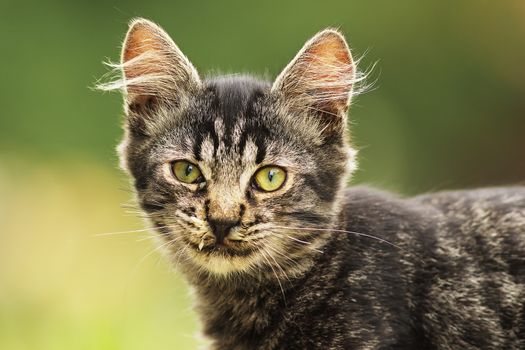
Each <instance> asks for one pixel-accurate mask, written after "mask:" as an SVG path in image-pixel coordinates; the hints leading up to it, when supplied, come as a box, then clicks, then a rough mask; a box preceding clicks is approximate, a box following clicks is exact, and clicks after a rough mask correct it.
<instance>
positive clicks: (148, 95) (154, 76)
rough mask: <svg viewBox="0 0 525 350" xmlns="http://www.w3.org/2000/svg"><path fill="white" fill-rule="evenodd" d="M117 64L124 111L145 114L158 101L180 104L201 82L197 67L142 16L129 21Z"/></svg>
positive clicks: (161, 30) (167, 37) (159, 28)
mask: <svg viewBox="0 0 525 350" xmlns="http://www.w3.org/2000/svg"><path fill="white" fill-rule="evenodd" d="M120 67H121V69H122V73H123V81H122V85H123V88H124V93H125V100H126V112H127V113H128V114H129V113H132V114H133V113H134V114H148V113H150V112H151V110H152V109H154V108H155V107H156V105H157V104H159V103H169V104H170V105H174V106H177V105H180V104H181V103H182V101H183V100H184V98H185V97H186V96H187V94H188V93H189V92H191V91H192V90H194V89H196V88H198V87H199V86H200V84H201V82H200V78H199V75H198V73H197V70H196V69H195V68H194V67H193V65H192V64H191V62H190V61H189V60H188V58H186V56H184V54H183V53H182V52H181V51H180V49H179V48H178V47H177V45H176V44H175V43H174V42H173V40H172V39H171V38H170V36H169V35H168V34H167V33H166V32H165V31H164V30H163V29H162V28H161V27H159V26H158V25H156V24H155V23H153V22H151V21H148V20H146V19H134V20H132V21H131V22H130V25H129V30H128V32H127V34H126V38H125V40H124V44H123V46H122V54H121V62H120Z"/></svg>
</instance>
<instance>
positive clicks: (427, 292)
mask: <svg viewBox="0 0 525 350" xmlns="http://www.w3.org/2000/svg"><path fill="white" fill-rule="evenodd" d="M122 52H123V53H122V60H121V62H120V64H118V65H115V67H116V69H118V70H121V72H122V73H123V75H122V77H121V78H119V79H118V80H116V81H113V82H110V83H108V84H103V85H102V86H101V87H102V88H103V89H106V90H112V89H120V90H122V91H123V93H124V96H125V112H126V119H125V136H124V139H123V141H122V143H121V145H120V146H119V153H120V156H121V161H122V166H123V168H124V169H125V170H127V171H128V172H129V173H130V175H131V177H132V179H133V181H134V187H135V190H136V194H137V200H138V202H139V204H140V205H141V207H142V209H143V211H144V212H145V213H146V214H147V215H148V218H149V219H150V220H151V222H152V223H153V224H154V225H155V227H156V228H157V230H158V232H159V237H160V238H161V240H162V244H163V246H164V247H165V248H166V251H167V252H168V255H169V257H170V258H171V259H172V260H173V263H174V264H176V265H177V267H178V268H179V269H180V271H182V273H183V274H184V275H185V276H186V278H187V279H188V281H189V282H190V283H191V285H192V286H193V288H194V290H195V299H196V309H197V310H198V312H199V315H200V317H201V319H202V324H203V333H204V334H205V335H206V336H207V337H208V339H209V340H210V341H211V348H213V349H238V350H243V349H414V350H416V349H423V350H424V349H443V350H445V349H524V348H525V303H524V300H525V189H524V188H521V187H519V188H509V189H486V190H479V191H466V192H445V193H438V194H431V195H426V196H421V197H415V198H409V199H401V198H396V197H394V196H392V195H389V194H386V193H382V192H378V191H374V190H371V189H367V188H351V189H345V183H346V181H347V180H348V178H349V176H350V175H351V173H352V171H353V170H354V169H355V167H356V160H355V156H356V152H355V150H354V149H353V148H352V147H351V145H350V144H349V140H348V137H347V134H346V130H345V129H346V124H347V123H346V112H347V109H348V107H349V104H350V100H351V96H352V92H353V91H354V88H355V84H356V83H357V82H358V81H359V80H360V77H359V75H358V74H357V73H356V72H357V71H356V67H355V63H354V62H353V61H352V56H351V54H350V51H349V49H348V46H347V44H346V42H345V40H344V38H343V36H342V35H341V34H340V33H339V32H338V31H336V30H332V29H328V30H325V31H323V32H321V33H319V34H317V35H316V36H314V38H312V39H311V40H310V41H309V42H307V43H306V45H305V46H304V47H303V49H302V50H301V51H300V52H299V54H298V55H297V56H296V57H295V58H294V59H293V60H292V62H291V63H290V64H289V65H288V66H287V67H286V68H285V69H284V70H283V72H282V73H281V74H280V75H279V76H278V77H277V79H276V81H275V82H274V83H273V84H270V83H269V82H265V81H261V80H258V79H255V78H253V77H250V76H242V75H236V76H226V77H217V78H212V79H206V80H201V78H200V77H199V75H198V74H197V71H196V70H195V68H194V67H193V66H192V65H191V63H190V62H189V60H188V59H187V58H186V57H185V56H184V55H183V54H182V52H181V51H180V50H179V48H178V47H177V46H176V45H175V43H173V41H172V40H171V39H170V38H169V36H168V35H167V34H166V33H165V32H164V31H163V30H162V29H160V27H158V26H157V25H155V24H153V23H151V22H149V21H147V20H135V21H132V23H131V27H130V30H129V32H128V35H127V37H126V40H125V44H124V47H123V51H122ZM176 160H187V161H190V162H192V163H194V164H195V165H197V166H198V167H199V168H200V170H201V172H202V176H203V178H204V179H205V182H202V183H199V184H187V183H182V182H180V181H178V180H177V179H176V178H175V177H174V176H173V174H172V172H171V166H170V164H171V163H172V162H173V161H176ZM267 165H277V166H279V167H281V168H283V169H285V170H286V171H287V178H286V181H285V183H284V185H283V186H282V187H281V188H280V189H278V190H276V191H275V192H263V191H260V190H258V189H257V188H256V187H255V186H254V185H253V176H254V173H255V172H256V171H257V170H258V169H260V168H262V167H264V166H267ZM217 220H219V222H226V223H230V224H231V228H229V231H228V233H227V236H226V237H227V244H226V245H222V244H220V243H219V242H218V240H217V238H216V235H215V234H214V230H213V225H212V224H211V222H212V221H214V222H215V221H217Z"/></svg>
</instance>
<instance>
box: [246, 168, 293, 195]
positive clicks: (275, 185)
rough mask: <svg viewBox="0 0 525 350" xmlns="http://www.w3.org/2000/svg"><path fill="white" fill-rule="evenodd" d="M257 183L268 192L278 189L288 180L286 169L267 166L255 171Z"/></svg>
mask: <svg viewBox="0 0 525 350" xmlns="http://www.w3.org/2000/svg"><path fill="white" fill-rule="evenodd" d="M254 180H255V184H256V185H257V187H258V188H259V189H261V190H263V191H266V192H272V191H276V190H278V189H279V188H281V186H282V185H283V183H284V180H286V171H285V170H284V169H282V168H279V167H276V166H267V167H264V168H262V169H260V170H259V171H257V172H256V173H255V177H254Z"/></svg>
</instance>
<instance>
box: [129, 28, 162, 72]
mask: <svg viewBox="0 0 525 350" xmlns="http://www.w3.org/2000/svg"><path fill="white" fill-rule="evenodd" d="M166 46H169V44H168V43H166V42H165V41H164V40H163V39H162V37H161V36H160V35H159V33H157V32H156V30H155V28H152V27H150V26H148V25H143V24H135V27H134V28H132V30H131V31H130V32H129V33H128V36H127V38H126V41H125V43H124V49H123V51H122V63H126V62H129V61H130V60H132V59H134V58H137V57H139V56H141V55H145V57H144V60H143V61H142V62H141V64H133V65H129V66H127V67H126V66H124V73H125V75H126V78H128V79H130V78H135V77H138V76H141V75H145V74H156V73H166V72H165V69H163V65H162V64H161V63H162V62H161V61H162V59H163V58H167V57H166V56H167V55H166V52H167V47H166ZM148 53H150V54H151V55H149V57H148V56H146V55H147V54H148Z"/></svg>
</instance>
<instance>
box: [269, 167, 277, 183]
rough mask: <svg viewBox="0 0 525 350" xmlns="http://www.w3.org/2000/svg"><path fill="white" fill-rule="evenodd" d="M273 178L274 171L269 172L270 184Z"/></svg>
mask: <svg viewBox="0 0 525 350" xmlns="http://www.w3.org/2000/svg"><path fill="white" fill-rule="evenodd" d="M274 176H275V170H270V171H269V172H268V180H270V182H272V180H273V177H274Z"/></svg>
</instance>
